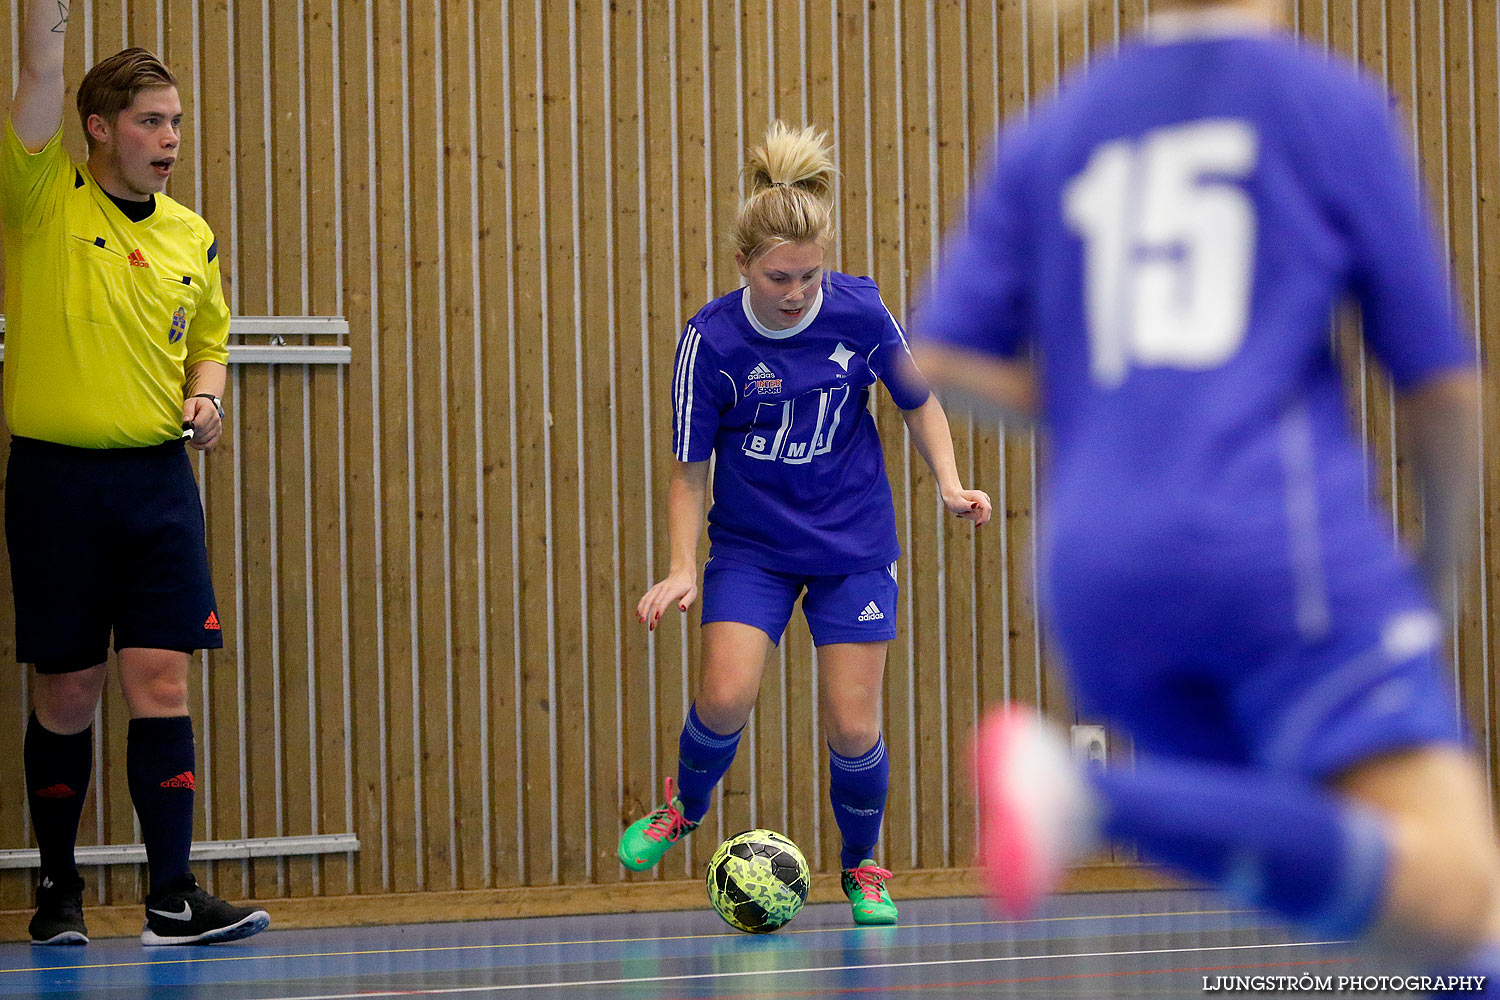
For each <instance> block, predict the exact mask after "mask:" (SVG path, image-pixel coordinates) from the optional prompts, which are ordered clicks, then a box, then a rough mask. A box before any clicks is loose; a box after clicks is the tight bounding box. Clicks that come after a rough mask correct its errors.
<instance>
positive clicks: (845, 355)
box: [828, 340, 854, 371]
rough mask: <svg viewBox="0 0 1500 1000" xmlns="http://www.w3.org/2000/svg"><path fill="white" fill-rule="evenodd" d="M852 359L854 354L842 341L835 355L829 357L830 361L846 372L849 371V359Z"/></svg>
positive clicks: (834, 350) (834, 352)
mask: <svg viewBox="0 0 1500 1000" xmlns="http://www.w3.org/2000/svg"><path fill="white" fill-rule="evenodd" d="M852 357H854V352H853V351H851V350H849V348H847V347H845V346H844V342H843V341H842V340H841V341H839V346H837V347H835V348H834V349H833V353H832V354H830V355H828V360H829V361H832V362H833V363H834V364H836V365H838V366H839V367H840V368H842V369H844V371H848V370H849V359H850V358H852Z"/></svg>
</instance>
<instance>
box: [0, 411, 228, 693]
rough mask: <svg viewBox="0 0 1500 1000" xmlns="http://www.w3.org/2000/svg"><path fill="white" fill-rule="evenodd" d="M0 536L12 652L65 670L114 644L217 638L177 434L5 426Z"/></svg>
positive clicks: (196, 512)
mask: <svg viewBox="0 0 1500 1000" xmlns="http://www.w3.org/2000/svg"><path fill="white" fill-rule="evenodd" d="M5 541H6V545H7V547H8V548H9V549H10V573H11V585H12V590H13V591H14V593H15V601H16V659H17V660H19V661H20V662H22V663H35V664H38V665H39V667H40V668H41V669H43V670H45V671H47V672H51V673H66V672H69V671H73V670H82V669H85V668H87V667H92V666H94V665H95V664H98V663H103V662H104V660H105V657H106V656H107V655H108V652H109V640H110V633H111V632H113V633H114V646H115V649H117V650H119V649H130V648H144V649H183V650H193V649H218V648H220V647H222V646H223V645H224V640H223V633H222V632H221V631H220V628H219V615H218V607H217V605H216V603H215V601H214V588H213V581H212V580H211V579H210V577H209V572H208V551H207V549H206V548H205V547H204V539H203V505H202V504H201V503H200V502H199V500H198V485H197V482H196V480H194V478H193V467H192V463H191V462H190V461H189V460H188V456H187V452H186V450H185V449H184V447H183V444H182V442H180V441H171V442H168V443H167V444H161V445H156V446H154V447H151V448H109V449H103V448H72V447H69V446H67V445H60V444H52V443H51V442H47V441H37V440H34V439H31V438H20V437H18V438H12V439H11V450H10V462H9V465H8V466H7V469H6V480H5Z"/></svg>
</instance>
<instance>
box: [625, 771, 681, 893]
mask: <svg viewBox="0 0 1500 1000" xmlns="http://www.w3.org/2000/svg"><path fill="white" fill-rule="evenodd" d="M663 790H664V791H665V792H666V799H667V801H666V804H665V805H663V806H659V807H657V808H656V809H654V810H652V811H651V813H650V815H648V816H644V817H642V818H640V819H638V820H636V821H635V822H634V823H632V824H630V825H629V826H628V827H626V828H625V832H624V833H622V834H620V846H619V847H617V848H615V854H616V856H617V857H619V859H620V864H622V865H624V866H625V867H626V868H629V869H630V870H631V871H633V872H643V871H645V870H646V869H647V868H654V867H655V866H656V863H657V862H658V861H660V860H661V859H662V855H664V854H666V853H667V851H669V850H671V849H672V845H673V844H675V843H677V842H678V841H679V840H681V839H682V838H683V837H685V836H687V835H688V834H690V833H692V832H693V831H694V830H696V829H698V824H697V823H693V822H690V821H689V820H688V818H687V817H686V816H684V815H682V802H681V800H679V799H678V798H677V795H676V794H675V792H674V791H673V782H672V779H671V778H668V779H667V781H666V786H665V788H664V789H663Z"/></svg>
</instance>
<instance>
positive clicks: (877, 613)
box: [859, 601, 885, 622]
mask: <svg viewBox="0 0 1500 1000" xmlns="http://www.w3.org/2000/svg"><path fill="white" fill-rule="evenodd" d="M884 617H885V614H884V613H883V612H882V611H881V610H880V609H879V608H877V607H876V606H875V602H874V601H871V602H870V603H869V604H866V605H865V609H864V610H863V611H861V612H860V613H859V620H860V621H862V622H878V621H880V620H881V619H883V618H884Z"/></svg>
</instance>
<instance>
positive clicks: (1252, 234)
mask: <svg viewBox="0 0 1500 1000" xmlns="http://www.w3.org/2000/svg"><path fill="white" fill-rule="evenodd" d="M1258 152H1259V150H1258V140H1257V138H1256V134H1255V132H1254V130H1253V129H1252V128H1251V127H1250V126H1249V125H1248V124H1246V123H1245V122H1242V121H1233V120H1222V121H1220V120H1215V121H1200V122H1193V123H1191V124H1187V125H1178V126H1174V127H1172V128H1166V129H1161V130H1159V131H1156V132H1152V133H1150V134H1148V135H1147V136H1146V137H1145V138H1143V139H1140V140H1135V139H1121V140H1117V141H1115V142H1110V143H1106V144H1105V145H1103V146H1100V147H1099V148H1098V149H1097V150H1095V151H1094V155H1093V157H1092V158H1090V160H1089V165H1088V167H1087V168H1085V170H1084V171H1083V173H1081V174H1079V175H1078V176H1077V177H1075V178H1073V180H1072V181H1071V182H1070V183H1069V184H1068V186H1067V188H1066V189H1065V191H1064V194H1063V207H1064V211H1065V214H1066V216H1067V220H1068V223H1069V224H1070V225H1071V226H1072V227H1073V229H1074V230H1075V231H1076V232H1077V233H1078V234H1079V235H1080V236H1081V237H1082V238H1083V240H1084V243H1085V247H1084V276H1085V282H1086V285H1087V288H1086V296H1087V300H1086V304H1087V312H1088V325H1089V343H1090V350H1091V369H1092V371H1093V375H1094V380H1095V381H1096V382H1098V383H1100V384H1101V385H1104V386H1107V387H1113V386H1117V385H1119V384H1120V383H1121V382H1123V381H1124V380H1125V376H1126V374H1127V371H1128V369H1129V368H1130V367H1131V366H1137V367H1147V368H1188V369H1206V368H1215V367H1217V366H1219V365H1221V364H1223V363H1224V362H1225V361H1227V360H1229V359H1230V358H1231V357H1233V356H1234V353H1235V352H1236V351H1237V350H1239V346H1240V343H1241V342H1242V341H1243V340H1244V337H1245V327H1246V325H1247V322H1248V319H1249V312H1250V285H1251V277H1252V273H1253V271H1254V267H1255V239H1256V220H1255V206H1254V205H1253V204H1252V203H1251V201H1250V198H1249V197H1248V196H1247V195H1246V193H1245V191H1244V190H1243V189H1242V188H1241V187H1240V186H1239V184H1238V182H1239V181H1241V180H1243V179H1244V178H1245V177H1246V176H1248V175H1249V174H1250V172H1251V170H1253V169H1254V167H1255V162H1256V158H1257V155H1258Z"/></svg>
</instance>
